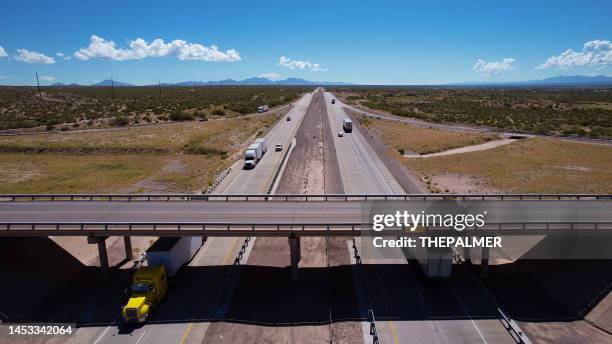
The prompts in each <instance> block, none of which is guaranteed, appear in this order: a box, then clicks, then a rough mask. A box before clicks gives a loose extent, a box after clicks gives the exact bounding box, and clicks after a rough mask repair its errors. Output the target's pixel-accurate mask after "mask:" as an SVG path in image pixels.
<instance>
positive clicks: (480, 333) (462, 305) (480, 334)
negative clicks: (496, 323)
mask: <svg viewBox="0 0 612 344" xmlns="http://www.w3.org/2000/svg"><path fill="white" fill-rule="evenodd" d="M450 291H451V293H453V295H454V296H455V298H456V299H457V301H459V304H460V305H461V308H463V311H464V312H465V314H466V315H467V316H468V317H470V321H471V322H472V325H474V328H475V329H476V332H478V335H479V336H480V339H482V342H483V343H485V344H488V343H487V340H486V339H485V337H484V336H483V335H482V332H480V329H479V328H478V326H477V325H476V322H475V321H474V319H472V318H471V317H472V316H471V315H470V312H468V310H467V308H466V307H465V305H464V304H463V301H461V299H460V298H459V295H457V293H456V292H455V290H454V289H451V290H450Z"/></svg>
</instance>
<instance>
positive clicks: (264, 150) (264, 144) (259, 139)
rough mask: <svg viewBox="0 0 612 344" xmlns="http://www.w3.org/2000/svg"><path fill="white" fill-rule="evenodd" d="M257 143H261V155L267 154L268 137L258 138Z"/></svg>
mask: <svg viewBox="0 0 612 344" xmlns="http://www.w3.org/2000/svg"><path fill="white" fill-rule="evenodd" d="M255 143H261V150H262V152H261V155H264V154H266V152H267V151H268V145H267V144H266V139H265V138H263V137H260V138H258V139H257V140H255Z"/></svg>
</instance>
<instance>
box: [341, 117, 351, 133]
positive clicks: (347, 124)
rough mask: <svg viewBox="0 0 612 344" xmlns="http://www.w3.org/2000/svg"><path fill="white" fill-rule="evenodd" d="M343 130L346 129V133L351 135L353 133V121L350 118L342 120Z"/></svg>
mask: <svg viewBox="0 0 612 344" xmlns="http://www.w3.org/2000/svg"><path fill="white" fill-rule="evenodd" d="M342 129H344V131H345V132H347V133H350V132H352V131H353V121H351V120H350V119H349V118H345V119H343V120H342Z"/></svg>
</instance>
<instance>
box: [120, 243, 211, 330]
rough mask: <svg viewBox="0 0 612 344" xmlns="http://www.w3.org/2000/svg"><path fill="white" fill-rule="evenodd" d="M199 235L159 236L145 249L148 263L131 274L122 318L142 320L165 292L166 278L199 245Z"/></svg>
mask: <svg viewBox="0 0 612 344" xmlns="http://www.w3.org/2000/svg"><path fill="white" fill-rule="evenodd" d="M202 243H203V241H202V237H162V238H159V239H158V240H157V241H156V242H155V243H154V244H153V245H151V247H150V248H149V249H148V250H147V253H146V260H147V266H141V267H139V268H138V269H137V270H136V271H135V272H134V275H133V276H132V284H131V286H130V298H129V300H128V301H127V303H126V304H125V306H123V307H122V310H121V315H122V319H123V320H124V321H125V322H139V323H141V322H145V321H147V319H148V318H149V316H150V315H151V312H152V311H153V310H154V309H155V308H156V307H157V306H158V305H159V303H160V302H161V301H162V300H163V298H164V296H166V293H167V292H168V279H169V278H173V277H174V276H175V275H176V273H177V272H178V270H179V269H180V268H181V267H182V266H183V265H185V264H187V262H189V261H190V260H191V259H192V258H193V256H194V255H195V254H196V253H197V251H198V250H199V249H200V247H201V246H202Z"/></svg>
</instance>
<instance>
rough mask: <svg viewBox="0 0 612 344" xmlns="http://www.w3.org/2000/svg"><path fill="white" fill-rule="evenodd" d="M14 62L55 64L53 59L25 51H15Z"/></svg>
mask: <svg viewBox="0 0 612 344" xmlns="http://www.w3.org/2000/svg"><path fill="white" fill-rule="evenodd" d="M15 60H17V61H21V62H25V63H42V64H52V63H55V59H54V58H53V57H49V56H47V55H44V54H41V53H37V52H35V51H29V50H27V49H17V54H16V55H15Z"/></svg>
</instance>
